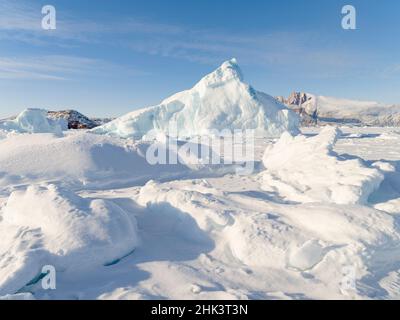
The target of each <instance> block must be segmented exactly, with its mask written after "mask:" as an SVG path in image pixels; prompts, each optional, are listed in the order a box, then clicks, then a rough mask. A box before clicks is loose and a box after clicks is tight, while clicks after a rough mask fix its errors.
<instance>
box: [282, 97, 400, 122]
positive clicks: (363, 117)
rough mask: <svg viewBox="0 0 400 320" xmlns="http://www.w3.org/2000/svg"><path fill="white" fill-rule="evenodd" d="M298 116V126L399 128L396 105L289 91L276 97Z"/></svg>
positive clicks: (399, 108)
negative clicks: (335, 125)
mask: <svg viewBox="0 0 400 320" xmlns="http://www.w3.org/2000/svg"><path fill="white" fill-rule="evenodd" d="M276 99H277V100H278V101H280V102H281V103H284V104H285V105H287V106H288V107H289V108H290V109H292V110H293V111H295V112H296V113H298V114H299V115H300V117H301V120H302V125H305V126H309V125H316V124H320V125H323V124H329V123H335V124H337V123H340V124H352V125H362V126H383V127H397V126H400V105H385V104H381V103H378V102H374V101H359V100H349V99H340V98H334V97H325V96H317V95H313V94H310V93H304V92H293V93H292V94H291V95H290V96H289V97H288V98H284V97H277V98H276Z"/></svg>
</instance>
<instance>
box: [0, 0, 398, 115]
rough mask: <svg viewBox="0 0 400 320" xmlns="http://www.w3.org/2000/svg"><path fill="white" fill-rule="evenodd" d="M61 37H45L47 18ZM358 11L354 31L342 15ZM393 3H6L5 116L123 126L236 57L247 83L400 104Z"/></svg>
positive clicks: (1, 89) (1, 92) (0, 94)
mask: <svg viewBox="0 0 400 320" xmlns="http://www.w3.org/2000/svg"><path fill="white" fill-rule="evenodd" d="M46 4H51V5H53V6H55V7H56V10H57V30H54V31H45V30H42V29H41V19H42V14H41V8H42V6H43V5H46ZM346 4H352V5H354V6H355V7H356V9H357V30H343V29H342V28H341V18H342V15H341V8H342V7H343V6H344V5H346ZM399 34H400V2H399V1H398V0H385V1H379V0H348V1H338V0H329V1H325V0H324V1H323V0H306V1H293V0H280V1H278V0H269V1H267V0H246V1H244V0H241V1H239V0H229V1H228V0H225V1H223V0H219V1H215V0H186V1H184V0H169V1H166V0H147V1H143V0H140V1H138V0H113V1H111V0H96V1H94V0H62V1H61V0H47V1H46V2H44V1H36V0H30V1H24V0H18V1H15V0H0V118H1V117H5V116H8V115H11V114H15V113H18V112H19V111H21V110H22V109H24V108H26V107H41V108H47V109H63V108H75V109H78V110H80V111H81V112H83V113H86V114H88V115H90V116H118V115H121V114H124V113H126V112H129V111H132V110H134V109H137V108H140V107H144V106H148V105H153V104H157V103H158V102H160V101H161V100H162V99H164V98H166V97H167V96H169V95H171V94H173V93H175V92H177V91H182V90H184V89H188V88H190V87H192V85H193V84H195V83H196V82H197V81H198V80H199V79H200V78H201V77H202V76H203V75H205V74H207V73H208V72H210V71H212V70H213V69H215V68H216V67H217V66H218V65H220V64H221V63H222V62H223V61H224V60H227V59H230V58H232V57H236V58H237V59H238V62H239V64H240V66H241V68H242V70H243V72H244V74H245V80H246V81H247V82H248V83H250V84H252V85H253V86H254V87H255V88H256V89H258V90H261V91H264V92H267V93H269V94H271V95H285V96H286V95H288V94H289V93H290V92H291V91H293V90H299V91H306V92H311V93H316V94H321V95H327V96H337V97H343V98H354V99H362V100H376V101H381V102H385V103H400V90H399V88H400V41H399V40H398V38H399V37H398V35H399Z"/></svg>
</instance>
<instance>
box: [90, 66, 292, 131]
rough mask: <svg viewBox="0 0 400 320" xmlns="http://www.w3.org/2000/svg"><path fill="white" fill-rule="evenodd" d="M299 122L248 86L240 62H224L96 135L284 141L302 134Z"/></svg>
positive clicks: (282, 108) (285, 110)
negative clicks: (251, 133) (246, 133)
mask: <svg viewBox="0 0 400 320" xmlns="http://www.w3.org/2000/svg"><path fill="white" fill-rule="evenodd" d="M297 127H298V117H297V115H296V114H295V113H294V112H292V111H290V110H289V109H287V108H286V107H285V106H284V105H283V104H281V103H279V102H278V101H276V100H275V99H274V98H273V97H271V96H269V95H267V94H265V93H262V92H258V91H256V90H254V89H253V88H252V87H251V86H249V85H248V84H246V83H244V82H243V76H242V72H241V70H240V68H239V66H238V64H237V62H236V60H235V59H232V60H230V61H227V62H225V63H223V64H222V65H221V66H220V67H219V68H218V69H217V70H215V71H214V72H212V73H210V74H209V75H207V76H206V77H204V78H203V79H202V80H201V81H200V82H199V83H197V84H196V85H195V86H194V87H193V88H192V89H190V90H187V91H183V92H180V93H177V94H175V95H173V96H172V97H170V98H168V99H166V100H164V101H163V102H162V103H161V104H160V105H157V106H154V107H149V108H144V109H141V110H137V111H134V112H132V113H129V114H127V115H125V116H123V117H120V118H118V119H116V120H114V121H112V122H110V123H107V124H105V125H103V126H101V127H98V128H95V129H94V130H93V132H95V133H100V134H112V135H117V136H121V137H125V138H126V137H136V138H142V137H143V136H144V135H146V134H148V133H149V132H154V131H156V132H162V133H165V134H168V135H170V136H176V137H191V136H196V135H203V134H209V133H215V131H222V130H226V129H227V130H246V129H252V130H256V131H257V132H258V133H259V134H261V135H266V136H274V137H277V136H280V134H282V132H284V131H290V132H292V133H296V132H297Z"/></svg>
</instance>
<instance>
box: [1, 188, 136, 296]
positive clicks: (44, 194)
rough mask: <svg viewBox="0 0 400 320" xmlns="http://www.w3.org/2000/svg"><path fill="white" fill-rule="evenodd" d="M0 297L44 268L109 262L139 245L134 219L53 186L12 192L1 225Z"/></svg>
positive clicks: (105, 203)
mask: <svg viewBox="0 0 400 320" xmlns="http://www.w3.org/2000/svg"><path fill="white" fill-rule="evenodd" d="M0 231H1V234H2V243H1V244H0V295H5V294H10V293H16V292H17V291H18V290H20V289H22V288H23V287H24V286H25V285H27V284H28V283H29V282H30V281H32V280H33V279H34V278H35V277H36V276H38V275H39V274H40V273H41V268H42V267H43V266H45V265H53V266H55V267H56V269H57V270H59V271H61V270H63V271H65V270H69V271H70V270H71V269H72V270H80V269H83V270H84V269H87V268H90V267H93V266H96V265H103V264H108V263H112V262H113V261H114V260H116V259H119V258H121V257H123V256H126V255H127V254H129V253H131V252H132V251H133V250H134V249H135V248H136V246H137V244H138V235H137V228H136V221H135V218H134V216H132V215H131V214H128V213H126V212H125V211H124V210H123V209H121V208H120V207H118V206H117V205H115V204H114V203H112V202H109V201H105V200H102V199H90V200H89V199H83V198H81V197H79V196H77V195H76V194H74V193H72V192H69V191H68V190H63V189H60V188H58V187H56V186H55V185H46V186H30V187H28V188H27V189H26V190H24V191H15V192H13V193H12V194H11V196H10V197H9V199H8V200H7V203H6V204H5V206H4V209H3V213H2V222H1V223H0Z"/></svg>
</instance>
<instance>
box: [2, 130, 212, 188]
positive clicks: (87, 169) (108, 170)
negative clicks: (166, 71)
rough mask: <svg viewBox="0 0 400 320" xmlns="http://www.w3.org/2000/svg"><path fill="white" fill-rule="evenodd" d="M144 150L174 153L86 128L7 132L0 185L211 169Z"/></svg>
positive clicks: (96, 184) (88, 182)
mask: <svg viewBox="0 0 400 320" xmlns="http://www.w3.org/2000/svg"><path fill="white" fill-rule="evenodd" d="M149 150H150V151H151V150H155V151H154V152H155V153H157V152H158V153H159V154H166V155H169V156H170V157H172V156H173V155H174V154H175V153H178V152H179V150H177V149H171V150H170V149H169V148H168V146H167V145H166V144H165V143H159V142H154V143H153V144H150V143H143V142H134V141H131V140H125V139H120V138H117V137H107V136H102V135H96V134H90V133H85V132H78V133H70V134H69V135H66V136H64V137H54V136H53V135H51V134H35V135H26V134H25V135H24V134H22V135H21V134H15V135H10V136H8V137H7V138H4V139H0V187H1V186H3V187H10V186H12V185H17V184H21V183H32V182H35V183H37V182H48V181H58V182H63V183H68V184H70V185H78V186H82V185H84V186H86V187H92V188H100V187H103V186H105V185H107V186H114V187H115V186H120V185H125V184H127V183H129V184H131V185H132V184H138V183H145V182H146V181H148V180H150V179H159V180H162V179H168V178H172V177H175V178H178V177H181V176H188V175H191V174H196V173H197V172H200V171H201V170H203V169H204V170H205V172H209V173H211V172H213V169H212V168H213V167H212V166H207V167H206V166H205V165H202V164H201V163H200V162H199V161H198V163H197V164H193V163H194V161H193V159H187V158H185V155H182V154H180V155H176V158H177V159H178V160H179V161H176V163H175V164H171V163H167V162H166V163H152V162H151V161H149V160H151V159H150V158H149V156H148V152H149ZM215 167H217V166H215ZM216 169H217V168H216Z"/></svg>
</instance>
